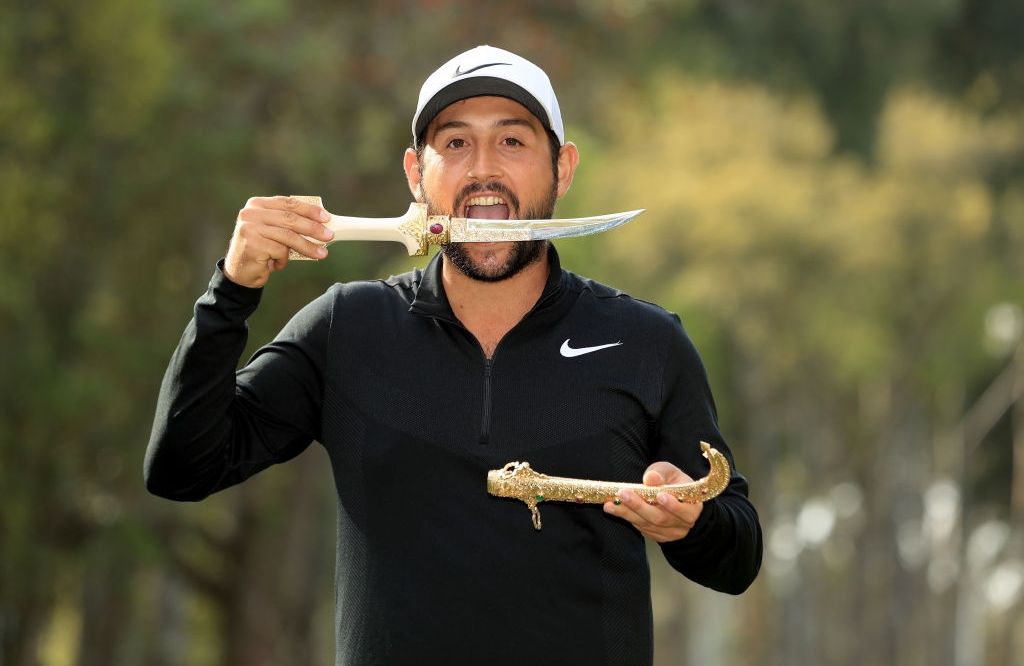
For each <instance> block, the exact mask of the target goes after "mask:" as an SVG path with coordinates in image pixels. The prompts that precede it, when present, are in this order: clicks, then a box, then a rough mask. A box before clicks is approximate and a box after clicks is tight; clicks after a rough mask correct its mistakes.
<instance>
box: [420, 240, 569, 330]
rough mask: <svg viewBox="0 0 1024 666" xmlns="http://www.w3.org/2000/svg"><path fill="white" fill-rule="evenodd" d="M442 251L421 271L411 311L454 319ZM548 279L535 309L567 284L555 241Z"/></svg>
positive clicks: (551, 250) (551, 249) (552, 246)
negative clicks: (447, 291)
mask: <svg viewBox="0 0 1024 666" xmlns="http://www.w3.org/2000/svg"><path fill="white" fill-rule="evenodd" d="M441 254H442V253H441V252H437V253H435V254H434V256H433V257H432V258H431V259H430V262H429V263H428V264H427V265H426V267H425V268H424V269H423V272H422V273H421V276H420V280H419V284H418V286H417V287H416V295H415V297H414V298H413V302H412V305H411V306H410V307H409V311H410V312H415V313H417V314H423V315H427V316H428V317H440V318H443V319H448V320H454V319H455V314H454V313H453V312H452V307H451V305H450V304H449V303H448V296H447V295H446V294H445V292H444V283H443V282H442V281H441V264H442V261H441V259H442V258H441ZM548 268H549V271H548V281H547V283H546V284H545V285H544V291H543V292H541V295H540V298H539V299H538V300H537V305H535V306H534V309H536V308H537V307H540V306H541V305H543V304H544V303H546V302H547V301H549V300H550V299H552V298H555V297H557V296H558V294H560V293H561V291H562V289H563V285H564V284H565V276H564V274H563V272H562V263H561V261H559V259H558V251H557V250H555V246H554V244H553V243H550V242H549V243H548Z"/></svg>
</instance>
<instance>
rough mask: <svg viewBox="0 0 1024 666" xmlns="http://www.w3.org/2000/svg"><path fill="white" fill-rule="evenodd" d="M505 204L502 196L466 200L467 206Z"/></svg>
mask: <svg viewBox="0 0 1024 666" xmlns="http://www.w3.org/2000/svg"><path fill="white" fill-rule="evenodd" d="M499 204H501V205H505V200H504V199H502V198H501V197H474V198H472V199H470V200H469V201H467V202H466V205H467V206H497V205H499Z"/></svg>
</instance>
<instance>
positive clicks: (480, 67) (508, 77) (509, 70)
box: [412, 46, 565, 148]
mask: <svg viewBox="0 0 1024 666" xmlns="http://www.w3.org/2000/svg"><path fill="white" fill-rule="evenodd" d="M484 95H494V96H497V97H507V98H508V99H511V100H514V101H516V102H519V103H520V104H522V105H523V106H525V107H526V108H527V109H528V110H529V111H530V112H531V113H532V114H533V115H535V116H537V118H538V119H539V120H540V122H541V124H542V125H544V128H545V129H548V130H551V131H552V132H554V133H555V136H557V137H558V142H559V143H560V144H564V143H565V129H564V128H563V127H562V112H561V111H560V110H559V109H558V100H557V99H556V98H555V91H554V89H552V87H551V81H550V80H549V79H548V75H547V74H545V73H544V70H542V69H541V68H540V67H537V66H536V65H534V64H533V63H532V62H530V61H529V60H526V59H525V58H522V57H520V56H517V55H516V54H514V53H510V52H508V51H505V50H503V49H497V48H494V47H493V46H478V47H476V48H475V49H470V50H469V51H466V52H465V53H462V54H460V55H457V56H455V57H454V58H452V59H451V60H449V61H448V62H446V63H445V64H443V65H441V67H440V68H439V69H438V70H437V71H436V72H434V73H433V74H431V75H430V77H429V78H428V79H427V80H426V81H425V82H424V83H423V87H422V88H420V99H419V103H418V104H417V105H416V115H415V116H413V117H412V141H413V145H414V146H415V147H417V148H418V147H419V145H418V144H419V137H420V136H421V135H422V134H423V131H424V130H425V129H427V125H429V124H430V121H431V120H433V119H434V118H435V117H436V116H437V114H439V113H440V112H441V110H442V109H444V108H445V107H446V106H448V105H449V104H451V103H453V102H457V101H459V100H461V99H467V98H469V97H481V96H484Z"/></svg>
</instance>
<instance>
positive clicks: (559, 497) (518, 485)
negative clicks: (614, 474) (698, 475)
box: [487, 442, 731, 530]
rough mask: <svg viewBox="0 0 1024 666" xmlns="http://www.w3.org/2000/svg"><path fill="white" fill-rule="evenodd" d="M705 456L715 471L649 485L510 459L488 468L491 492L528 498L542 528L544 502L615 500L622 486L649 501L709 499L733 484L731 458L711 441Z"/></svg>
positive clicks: (536, 526) (704, 444) (705, 446)
mask: <svg viewBox="0 0 1024 666" xmlns="http://www.w3.org/2000/svg"><path fill="white" fill-rule="evenodd" d="M700 447H701V449H702V450H703V451H704V457H705V458H707V459H708V462H710V463H711V471H710V472H709V473H708V475H707V476H705V477H704V478H702V479H698V480H697V481H692V482H690V483H680V484H673V485H664V486H645V485H644V484H642V483H614V482H611V481H590V480H588V479H570V478H566V477H561V476H548V475H547V474H541V473H540V472H536V471H534V470H533V469H531V467H530V463H527V462H510V463H508V464H507V465H505V466H504V467H503V468H501V469H492V470H491V471H489V472H487V492H489V493H490V494H491V495H494V496H495V497H510V498H513V499H517V500H521V501H523V502H526V506H528V507H529V508H530V512H531V513H532V514H533V527H534V529H537V530H539V529H540V510H539V509H538V508H537V505H538V504H540V503H541V502H552V501H556V502H575V503H577V504H604V503H605V502H607V501H609V500H614V499H615V496H616V494H617V493H618V492H619V491H620V490H627V489H628V490H630V491H632V492H634V493H636V494H637V495H639V496H640V497H641V498H643V499H644V500H646V501H647V502H648V503H650V504H653V503H654V502H655V501H657V497H658V494H659V493H663V492H664V493H669V494H671V495H674V496H675V498H676V499H677V500H679V501H680V502H693V503H697V502H706V501H707V500H709V499H712V498H713V497H716V496H717V495H719V494H721V492H722V491H723V490H725V488H726V486H728V485H729V477H730V475H731V471H730V468H729V461H728V460H726V459H725V456H723V455H722V454H721V453H720V452H719V451H718V449H715V448H712V447H711V445H710V444H708V443H707V442H701V443H700Z"/></svg>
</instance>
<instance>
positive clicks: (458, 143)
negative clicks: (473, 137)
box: [448, 139, 466, 150]
mask: <svg viewBox="0 0 1024 666" xmlns="http://www.w3.org/2000/svg"><path fill="white" fill-rule="evenodd" d="M465 147H466V140H465V139H452V140H451V141H449V142H448V148H454V149H456V150H458V149H459V148H465Z"/></svg>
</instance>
